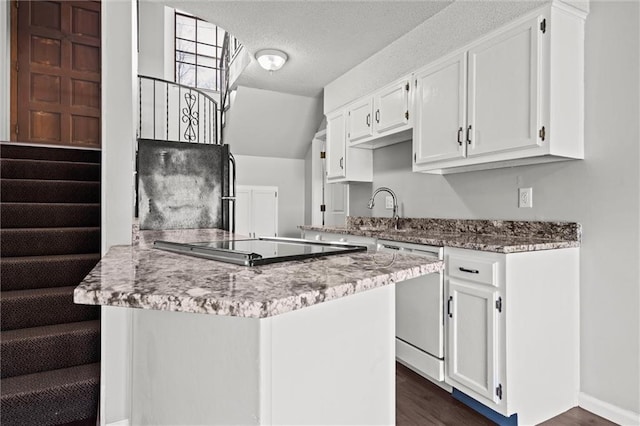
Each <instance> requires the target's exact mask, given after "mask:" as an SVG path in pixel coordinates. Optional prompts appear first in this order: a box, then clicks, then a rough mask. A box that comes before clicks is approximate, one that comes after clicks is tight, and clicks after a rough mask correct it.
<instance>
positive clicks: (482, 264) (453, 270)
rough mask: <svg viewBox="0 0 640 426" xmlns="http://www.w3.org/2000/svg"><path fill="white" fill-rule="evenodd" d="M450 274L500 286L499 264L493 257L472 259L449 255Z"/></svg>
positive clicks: (448, 267)
mask: <svg viewBox="0 0 640 426" xmlns="http://www.w3.org/2000/svg"><path fill="white" fill-rule="evenodd" d="M448 260H449V262H448V265H447V270H448V275H449V276H451V277H457V278H461V279H463V280H467V281H475V282H479V283H483V284H488V285H492V286H496V287H497V286H498V285H499V283H498V278H497V277H498V264H499V262H498V261H497V260H492V259H472V258H468V257H462V256H449V259H448Z"/></svg>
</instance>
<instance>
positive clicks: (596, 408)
mask: <svg viewBox="0 0 640 426" xmlns="http://www.w3.org/2000/svg"><path fill="white" fill-rule="evenodd" d="M578 405H579V406H580V407H581V408H584V409H585V410H587V411H591V412H592V413H593V414H597V415H598V416H600V417H604V418H605V419H607V420H610V421H612V422H614V423H617V424H619V425H623V426H638V425H640V413H634V412H633V411H629V410H625V409H623V408H620V407H617V406H615V405H613V404H609V403H608V402H604V401H601V400H599V399H597V398H594V397H592V396H591V395H587V394H586V393H584V392H580V394H579V395H578Z"/></svg>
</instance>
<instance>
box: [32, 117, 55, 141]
mask: <svg viewBox="0 0 640 426" xmlns="http://www.w3.org/2000/svg"><path fill="white" fill-rule="evenodd" d="M29 136H30V139H31V140H32V141H34V142H61V141H62V118H61V114H60V113H56V112H45V111H29Z"/></svg>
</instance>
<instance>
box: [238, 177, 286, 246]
mask: <svg viewBox="0 0 640 426" xmlns="http://www.w3.org/2000/svg"><path fill="white" fill-rule="evenodd" d="M235 209H236V211H235V220H236V229H235V233H236V234H238V235H247V236H249V237H254V238H255V237H277V236H278V188H277V187H275V186H242V185H238V187H237V189H236V202H235Z"/></svg>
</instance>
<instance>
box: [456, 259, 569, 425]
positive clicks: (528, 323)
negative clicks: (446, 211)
mask: <svg viewBox="0 0 640 426" xmlns="http://www.w3.org/2000/svg"><path fill="white" fill-rule="evenodd" d="M444 259H445V304H446V311H445V336H446V340H447V341H446V348H447V352H446V353H445V360H446V375H445V382H446V383H448V384H449V385H451V386H452V387H454V388H455V389H457V390H458V391H460V392H462V393H464V394H466V395H467V396H469V397H471V398H473V399H475V400H476V401H478V402H480V403H482V404H483V405H485V406H486V407H488V408H490V409H492V410H493V411H495V412H497V413H499V414H501V415H503V416H506V417H510V416H511V415H513V414H517V416H518V424H522V425H532V424H538V423H540V422H542V421H544V420H547V419H549V418H551V417H554V416H556V415H558V414H561V413H562V412H564V411H566V410H568V409H570V408H572V407H574V406H576V405H577V397H578V380H579V353H578V348H579V310H578V284H579V279H578V277H579V249H577V248H567V249H558V250H543V251H532V252H523V253H512V254H501V253H490V252H482V251H476V250H467V249H458V248H449V247H445V251H444Z"/></svg>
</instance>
